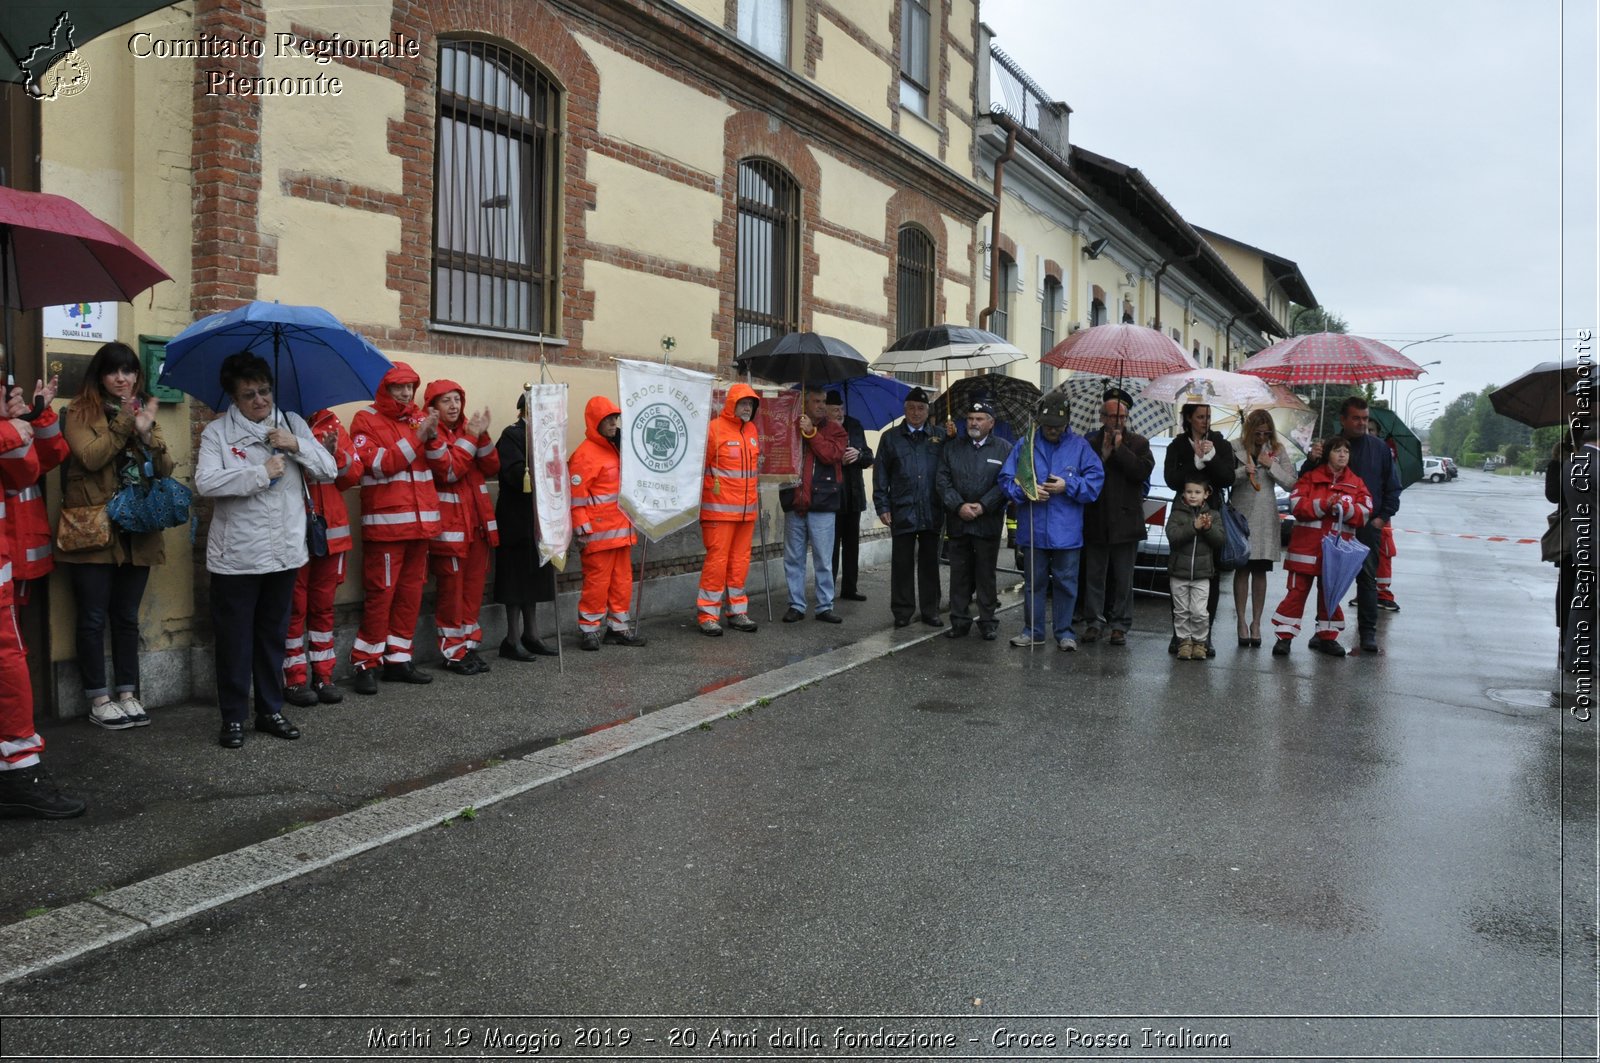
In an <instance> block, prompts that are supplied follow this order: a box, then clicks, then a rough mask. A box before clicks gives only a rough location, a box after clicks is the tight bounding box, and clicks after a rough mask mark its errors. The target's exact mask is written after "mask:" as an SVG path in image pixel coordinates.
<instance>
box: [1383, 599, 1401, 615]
mask: <svg viewBox="0 0 1600 1063" xmlns="http://www.w3.org/2000/svg"><path fill="white" fill-rule="evenodd" d="M1378 608H1379V609H1383V610H1385V611H1387V612H1390V613H1398V612H1399V611H1400V603H1399V602H1397V601H1395V600H1394V599H1393V598H1379V599H1378Z"/></svg>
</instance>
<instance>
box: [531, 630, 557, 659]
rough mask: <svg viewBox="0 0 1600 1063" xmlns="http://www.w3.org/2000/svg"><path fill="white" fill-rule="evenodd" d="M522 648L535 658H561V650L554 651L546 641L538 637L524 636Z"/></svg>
mask: <svg viewBox="0 0 1600 1063" xmlns="http://www.w3.org/2000/svg"><path fill="white" fill-rule="evenodd" d="M522 648H523V649H525V650H527V651H528V652H529V653H531V654H533V655H534V656H535V657H559V656H561V651H560V650H552V649H551V648H550V647H549V646H546V645H545V644H544V641H543V640H542V639H540V638H539V637H538V636H537V635H531V636H530V635H524V636H522Z"/></svg>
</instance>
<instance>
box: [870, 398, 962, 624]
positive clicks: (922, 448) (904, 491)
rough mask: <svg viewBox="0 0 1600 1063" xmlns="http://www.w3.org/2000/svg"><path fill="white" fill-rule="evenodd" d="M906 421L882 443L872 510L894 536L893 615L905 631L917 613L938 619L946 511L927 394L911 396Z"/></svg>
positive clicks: (939, 441) (938, 441) (929, 620)
mask: <svg viewBox="0 0 1600 1063" xmlns="http://www.w3.org/2000/svg"><path fill="white" fill-rule="evenodd" d="M905 409H906V418H905V420H904V421H902V422H901V423H900V424H899V425H897V426H896V427H894V428H892V429H890V430H889V431H887V432H885V433H883V435H882V436H880V437H879V439H878V462H877V465H876V466H874V468H873V470H872V506H873V509H874V510H876V511H877V514H878V520H879V521H881V522H882V523H883V525H884V527H886V528H888V529H889V530H890V531H891V532H892V533H893V537H892V542H893V544H894V546H893V553H892V554H891V557H890V566H889V611H890V612H891V613H893V614H894V626H895V627H905V626H906V625H907V624H909V623H911V615H912V614H913V613H915V612H918V608H917V607H918V603H919V600H920V604H921V614H922V622H923V623H924V624H927V625H928V626H929V627H944V621H943V620H940V619H939V537H940V535H941V534H942V533H943V531H944V507H943V506H941V505H940V503H939V499H938V496H937V495H936V494H935V493H934V476H935V474H936V473H937V472H938V469H939V454H940V449H941V446H942V445H943V443H944V433H942V432H938V431H935V430H933V429H932V428H931V427H930V426H929V424H928V393H927V392H926V391H923V390H922V389H921V388H912V389H911V392H910V393H909V394H908V395H906V406H905Z"/></svg>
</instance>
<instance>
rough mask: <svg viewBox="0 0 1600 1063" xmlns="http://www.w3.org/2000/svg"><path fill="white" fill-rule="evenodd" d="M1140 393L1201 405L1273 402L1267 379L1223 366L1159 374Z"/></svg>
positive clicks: (1263, 404) (1158, 398)
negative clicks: (1231, 370)
mask: <svg viewBox="0 0 1600 1063" xmlns="http://www.w3.org/2000/svg"><path fill="white" fill-rule="evenodd" d="M1139 397H1140V398H1144V399H1156V400H1157V401H1160V402H1174V403H1184V404H1188V403H1198V404H1200V405H1204V406H1270V405H1272V403H1273V395H1272V389H1271V388H1270V387H1268V386H1267V383H1266V381H1264V380H1262V379H1261V378H1260V377H1254V376H1245V375H1244V374H1243V373H1230V372H1228V371H1227V370H1225V369H1185V370H1182V371H1181V372H1177V373H1168V374H1166V375H1165V376H1158V377H1156V378H1155V379H1154V380H1152V381H1150V383H1148V384H1146V385H1145V386H1144V388H1143V390H1141V391H1140V392H1139Z"/></svg>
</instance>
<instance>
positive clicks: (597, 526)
mask: <svg viewBox="0 0 1600 1063" xmlns="http://www.w3.org/2000/svg"><path fill="white" fill-rule="evenodd" d="M621 413H622V410H621V409H620V408H619V407H618V406H617V404H616V403H614V402H612V401H611V400H610V399H608V398H605V397H604V396H601V395H596V396H595V397H594V398H592V399H590V400H589V402H588V404H587V405H586V406H584V408H583V425H584V437H585V438H584V441H583V442H582V443H579V444H578V449H577V450H574V451H573V452H572V457H571V458H569V459H568V460H567V471H568V472H569V473H570V474H571V477H572V532H573V534H574V535H575V536H576V537H577V539H578V541H579V542H581V543H582V544H583V594H582V595H581V596H580V597H579V599H578V630H580V631H583V632H586V633H589V632H598V631H599V630H600V628H601V626H602V625H605V624H607V623H608V617H609V626H610V628H611V630H613V631H621V632H626V631H627V630H628V628H629V625H630V622H631V620H632V616H631V614H630V613H629V610H630V609H631V608H632V605H633V550H632V549H631V548H632V546H633V543H634V533H633V522H632V521H630V520H629V519H628V515H627V514H626V513H624V512H623V511H622V507H621V506H620V505H619V504H618V502H619V500H620V498H621V492H622V455H621V453H620V452H619V451H618V450H617V444H616V443H614V442H612V441H611V440H609V439H607V438H605V437H604V436H602V435H601V434H600V422H601V421H603V420H605V419H606V418H607V417H609V416H611V415H612V414H618V415H620V414H621Z"/></svg>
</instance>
